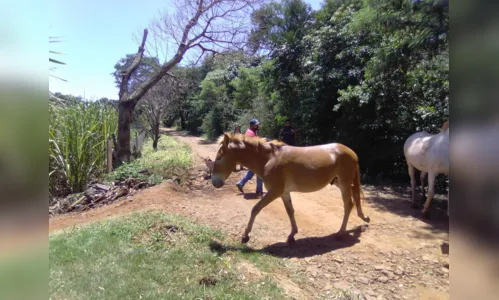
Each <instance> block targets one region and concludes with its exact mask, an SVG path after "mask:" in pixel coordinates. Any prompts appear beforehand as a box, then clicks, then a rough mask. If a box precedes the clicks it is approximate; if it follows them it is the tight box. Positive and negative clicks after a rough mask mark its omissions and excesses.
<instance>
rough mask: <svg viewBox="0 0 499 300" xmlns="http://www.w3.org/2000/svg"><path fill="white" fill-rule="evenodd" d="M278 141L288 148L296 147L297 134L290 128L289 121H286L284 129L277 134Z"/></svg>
mask: <svg viewBox="0 0 499 300" xmlns="http://www.w3.org/2000/svg"><path fill="white" fill-rule="evenodd" d="M279 139H280V140H281V141H283V142H284V143H286V144H287V145H290V146H296V141H297V140H298V134H297V132H296V129H294V128H293V127H291V121H290V120H286V122H284V127H283V128H282V129H281V131H280V132H279Z"/></svg>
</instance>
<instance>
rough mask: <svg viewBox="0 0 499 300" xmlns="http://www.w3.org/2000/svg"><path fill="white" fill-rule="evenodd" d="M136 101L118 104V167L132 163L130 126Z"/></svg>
mask: <svg viewBox="0 0 499 300" xmlns="http://www.w3.org/2000/svg"><path fill="white" fill-rule="evenodd" d="M135 105H136V103H135V102H134V101H120V102H119V104H118V114H119V115H118V149H117V151H116V158H117V165H118V166H120V165H121V164H122V163H123V162H130V158H131V155H132V152H131V151H130V124H131V123H132V116H133V110H134V108H135Z"/></svg>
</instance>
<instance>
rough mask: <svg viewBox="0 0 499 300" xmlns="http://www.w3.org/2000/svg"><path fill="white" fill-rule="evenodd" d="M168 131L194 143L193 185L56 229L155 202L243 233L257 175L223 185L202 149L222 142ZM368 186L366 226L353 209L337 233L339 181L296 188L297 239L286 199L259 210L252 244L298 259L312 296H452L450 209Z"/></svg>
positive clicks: (65, 220) (149, 194)
mask: <svg viewBox="0 0 499 300" xmlns="http://www.w3.org/2000/svg"><path fill="white" fill-rule="evenodd" d="M165 133H166V134H168V135H171V136H174V137H175V138H177V139H178V140H180V141H181V142H184V143H186V144H188V145H190V147H191V148H192V151H193V157H194V159H195V162H196V167H195V170H194V171H193V175H192V177H191V181H192V182H191V184H190V185H189V186H184V187H180V186H177V185H175V184H173V183H171V182H165V183H163V184H161V185H158V186H155V187H152V188H149V189H146V190H144V191H142V192H140V193H139V194H136V195H134V196H132V197H131V198H129V199H124V200H121V201H119V202H117V203H113V204H111V205H109V206H104V207H100V208H98V209H95V210H91V211H87V212H84V213H80V214H68V215H63V216H57V217H54V218H52V219H51V220H50V231H55V230H58V229H61V228H66V227H69V226H72V225H77V224H83V223H87V222H90V221H93V220H98V219H102V218H109V217H113V216H117V215H121V214H124V213H128V212H130V211H134V210H141V209H151V208H157V209H162V210H165V211H167V212H175V213H181V214H183V215H187V216H190V217H192V218H194V219H196V220H198V221H199V222H202V223H204V224H207V225H210V226H212V227H216V228H219V229H221V230H223V231H225V232H226V233H228V235H230V236H232V237H233V238H234V239H236V240H239V239H240V237H241V235H242V233H243V230H244V228H245V226H246V224H247V222H248V218H249V214H250V211H251V208H252V207H253V205H254V204H255V203H256V202H257V201H258V200H257V199H254V197H252V196H253V194H252V192H254V191H255V180H253V181H250V182H248V184H247V185H246V186H245V192H246V193H247V195H246V197H244V196H243V195H242V194H241V193H239V191H238V190H237V188H236V187H235V183H236V182H237V180H239V178H240V177H241V176H243V174H244V173H243V172H234V173H233V174H232V175H231V176H230V177H229V179H228V181H227V184H226V185H225V186H224V187H223V188H221V189H215V188H213V186H212V185H211V181H210V180H206V179H204V175H205V173H204V172H205V169H206V167H205V166H204V163H203V161H202V158H201V157H210V158H211V159H214V156H215V154H216V151H217V149H218V145H216V144H213V143H209V142H206V141H204V140H203V139H201V138H199V137H192V136H189V135H187V134H185V133H183V132H179V131H174V130H172V129H165ZM364 193H365V200H364V201H363V202H362V205H363V209H364V213H365V214H366V215H367V216H369V217H370V218H371V223H370V224H369V226H368V227H367V229H366V230H365V231H364V232H362V231H361V230H358V228H360V227H359V226H360V225H363V224H364V222H363V221H362V220H361V219H360V218H358V217H357V216H356V214H355V213H352V214H351V216H350V220H349V223H348V228H347V229H349V230H351V233H350V236H349V237H348V238H345V239H344V240H343V241H341V242H340V241H335V240H334V239H333V237H332V236H331V234H333V233H334V232H336V231H337V230H338V229H339V227H340V225H341V221H342V217H343V205H342V200H341V195H340V192H339V190H338V188H336V187H335V186H327V187H326V188H324V189H323V190H321V191H318V192H315V193H309V194H300V193H293V194H292V198H293V205H294V208H295V217H296V221H297V224H298V229H299V233H298V234H297V235H296V236H295V238H296V243H295V244H294V245H293V246H291V247H290V246H288V245H287V244H285V243H284V242H285V241H286V238H287V235H288V234H289V232H290V230H291V228H290V223H289V219H288V217H287V214H286V211H285V209H284V206H283V204H282V201H281V200H280V199H278V200H276V201H274V202H273V203H271V204H270V205H269V206H267V207H266V208H265V209H263V210H262V212H261V213H260V214H259V215H258V216H257V218H256V221H255V224H254V226H253V231H252V232H251V234H250V237H251V239H250V242H249V246H250V247H252V248H254V249H264V250H266V251H267V252H269V253H271V254H273V255H276V256H280V257H283V258H287V259H290V260H291V261H292V262H294V263H296V264H299V265H300V266H301V271H302V275H303V276H306V278H308V282H309V285H308V286H303V287H300V288H301V289H302V290H303V293H301V295H308V296H307V298H308V297H310V295H319V294H322V295H327V294H328V293H329V292H330V290H331V288H333V287H336V288H341V289H345V288H347V287H350V288H353V289H354V290H357V291H360V292H361V293H362V295H363V297H364V298H366V299H448V298H449V270H448V266H449V265H448V263H449V257H448V255H447V254H443V253H442V250H441V244H442V242H443V241H448V220H447V218H446V217H445V210H444V211H440V210H438V211H435V210H434V211H433V218H432V220H431V221H423V220H420V219H419V218H418V217H419V214H418V212H419V211H415V210H412V209H411V208H410V204H409V202H408V200H409V198H408V194H406V193H405V194H402V195H400V194H399V193H395V192H393V191H391V190H389V189H385V190H383V189H381V188H373V187H364ZM297 299H299V298H298V297H297Z"/></svg>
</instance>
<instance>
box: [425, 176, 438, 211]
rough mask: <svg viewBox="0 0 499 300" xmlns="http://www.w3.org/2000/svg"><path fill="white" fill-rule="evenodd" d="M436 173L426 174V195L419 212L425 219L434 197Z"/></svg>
mask: <svg viewBox="0 0 499 300" xmlns="http://www.w3.org/2000/svg"><path fill="white" fill-rule="evenodd" d="M436 176H437V173H435V172H432V171H431V172H428V194H427V195H426V202H425V203H424V207H423V210H422V211H421V212H422V213H423V215H424V216H425V217H428V210H429V209H430V204H431V200H432V199H433V195H435V177H436Z"/></svg>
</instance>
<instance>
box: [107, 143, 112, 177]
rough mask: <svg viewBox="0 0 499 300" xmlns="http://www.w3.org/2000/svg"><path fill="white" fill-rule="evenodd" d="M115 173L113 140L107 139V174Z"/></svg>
mask: <svg viewBox="0 0 499 300" xmlns="http://www.w3.org/2000/svg"><path fill="white" fill-rule="evenodd" d="M112 171H113V144H112V140H111V139H107V172H108V173H111V172H112Z"/></svg>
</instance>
